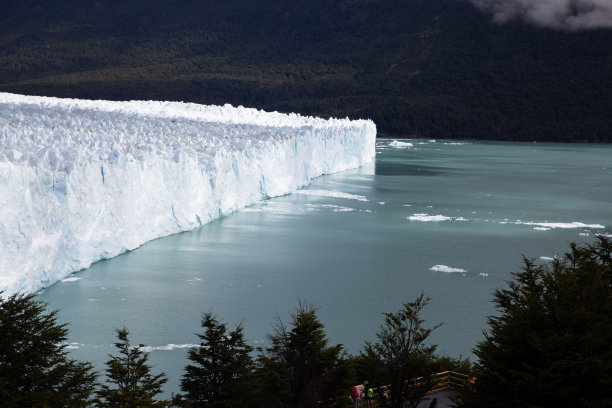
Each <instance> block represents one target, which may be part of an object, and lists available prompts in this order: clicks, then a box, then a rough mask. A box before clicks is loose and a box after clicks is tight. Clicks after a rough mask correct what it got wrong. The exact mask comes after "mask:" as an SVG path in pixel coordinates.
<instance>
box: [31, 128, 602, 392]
mask: <svg viewBox="0 0 612 408" xmlns="http://www.w3.org/2000/svg"><path fill="white" fill-rule="evenodd" d="M403 143H404V144H405V143H411V144H412V146H401V144H402V143H399V144H400V146H394V145H393V143H392V141H391V140H380V141H378V143H377V156H376V161H375V163H372V164H370V165H368V166H365V167H363V168H360V169H357V170H352V171H347V172H343V173H339V174H333V175H329V176H324V177H320V178H318V179H316V180H314V181H313V182H312V183H311V185H309V186H308V187H307V188H305V189H304V190H303V191H301V192H299V193H296V194H291V195H288V196H283V197H278V198H274V199H270V200H267V201H265V202H262V203H260V204H256V205H253V206H251V207H249V208H246V209H244V210H242V211H239V212H236V213H234V214H231V215H229V216H226V217H224V218H222V219H219V220H217V221H215V222H212V223H210V224H207V225H205V226H204V227H202V228H200V229H198V230H195V231H192V232H187V233H183V234H178V235H174V236H171V237H166V238H162V239H158V240H155V241H152V242H150V243H148V244H146V245H143V246H142V247H141V248H138V249H136V250H134V251H131V252H129V253H126V254H124V255H121V256H119V257H117V258H114V259H111V260H106V261H102V262H98V263H96V264H94V265H92V267H91V268H89V269H87V270H84V271H81V272H78V273H76V274H74V275H72V276H71V277H70V278H68V279H66V280H65V281H62V282H58V283H57V284H55V285H53V286H52V287H50V288H47V289H45V290H44V291H42V292H40V293H39V294H38V298H39V299H41V300H43V301H46V302H48V303H49V304H50V307H51V308H53V309H60V313H59V317H60V319H61V320H62V321H66V322H70V326H69V328H70V339H69V341H70V343H71V346H70V347H71V349H72V353H73V356H74V358H79V359H83V360H89V361H92V362H94V364H95V365H96V367H97V368H98V369H99V370H100V371H102V370H103V369H104V362H105V361H106V360H107V355H108V354H109V353H114V349H113V347H112V344H113V342H114V341H115V339H116V338H115V332H114V328H120V327H122V326H126V327H127V328H128V329H129V330H130V332H131V339H132V341H133V343H135V344H137V343H143V344H146V345H147V346H150V347H152V348H151V349H150V350H151V361H152V363H153V365H154V371H155V372H159V371H165V372H166V373H167V374H168V377H169V382H168V384H167V386H166V388H165V391H166V392H167V393H170V392H178V391H179V385H178V384H179V381H180V376H181V375H182V370H183V367H184V366H185V364H186V350H187V346H188V345H190V344H193V343H197V337H196V336H195V335H194V333H196V332H199V331H200V327H199V323H200V315H201V313H202V312H207V311H212V312H214V313H216V314H217V316H218V317H219V318H220V319H221V320H222V321H224V322H227V323H228V324H229V325H230V326H234V325H236V324H238V323H242V324H243V326H244V328H245V332H246V336H247V340H248V342H249V343H250V344H252V345H254V346H257V345H260V344H262V342H265V336H266V333H268V332H270V331H271V326H272V324H273V323H274V321H275V317H276V316H279V317H280V318H281V319H283V320H284V321H287V320H288V315H289V313H290V312H291V311H292V310H294V309H295V307H296V306H297V303H298V299H306V300H308V301H309V302H310V303H312V304H314V305H315V306H317V307H318V308H319V309H318V315H319V317H320V319H321V321H322V322H323V323H324V325H325V327H326V329H327V333H328V335H329V338H330V340H331V342H333V343H341V344H343V345H344V346H345V347H346V349H347V350H348V351H349V352H351V353H357V352H358V351H359V350H360V349H361V348H362V346H363V342H364V340H374V338H375V333H376V331H377V330H378V328H379V326H380V324H381V323H382V313H383V312H393V311H397V310H398V309H399V307H400V306H401V304H402V303H404V302H408V301H412V300H414V298H415V297H416V296H418V295H419V294H420V293H421V292H424V293H425V294H426V295H428V296H430V297H431V302H430V304H429V306H428V307H427V308H426V310H425V313H424V317H425V319H426V323H427V324H430V325H434V324H436V323H443V325H442V327H440V328H439V329H437V330H436V331H434V332H433V334H432V336H431V341H432V342H433V343H435V344H438V351H439V352H440V353H441V354H446V355H449V356H452V357H458V356H460V355H462V356H464V357H472V358H473V355H472V351H471V350H472V347H473V346H474V345H475V344H476V343H477V342H478V341H479V340H481V339H482V331H483V330H484V329H486V317H487V316H489V315H491V314H493V313H495V309H494V307H493V305H492V303H491V299H492V292H493V291H494V290H495V289H496V288H499V287H503V286H504V281H505V280H507V279H509V278H510V273H511V272H513V271H518V270H519V269H520V267H521V262H522V261H521V259H522V258H521V256H522V255H525V256H527V257H529V258H536V259H538V261H539V262H547V259H549V258H552V257H554V256H556V255H559V254H562V253H564V252H565V251H567V250H568V249H569V243H570V242H592V240H593V237H594V234H595V233H598V232H601V233H604V232H605V233H609V232H610V230H611V229H612V228H611V226H612V206H611V205H610V203H611V202H612V146H610V145H565V144H540V143H538V144H530V143H495V142H488V143H471V142H445V141H419V140H411V141H404V142H403Z"/></svg>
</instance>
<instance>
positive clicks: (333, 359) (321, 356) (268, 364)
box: [257, 302, 351, 408]
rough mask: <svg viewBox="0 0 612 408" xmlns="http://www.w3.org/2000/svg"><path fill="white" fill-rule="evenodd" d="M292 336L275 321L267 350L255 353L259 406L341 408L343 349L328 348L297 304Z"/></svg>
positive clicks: (345, 378)
mask: <svg viewBox="0 0 612 408" xmlns="http://www.w3.org/2000/svg"><path fill="white" fill-rule="evenodd" d="M291 318H292V319H291V325H292V326H293V327H292V328H291V330H288V329H287V328H286V327H285V326H284V325H283V323H282V322H281V321H280V320H279V321H278V323H277V325H276V326H275V328H274V333H272V334H270V335H268V341H269V345H268V346H267V347H265V348H264V347H260V348H258V351H259V356H258V360H257V363H258V380H259V381H260V382H261V383H260V384H259V386H258V387H257V389H258V390H259V391H261V393H260V394H259V403H260V404H262V406H267V407H269V406H277V407H295V408H302V407H304V408H306V407H315V406H323V407H324V406H329V405H339V406H344V403H345V402H346V401H345V398H346V396H348V389H349V385H350V380H351V370H350V367H349V364H348V363H347V360H346V357H345V353H344V351H343V349H342V345H340V344H338V345H335V346H328V339H327V336H326V334H325V330H324V326H323V324H322V323H321V322H320V321H319V319H318V318H317V315H316V311H315V309H314V308H313V307H312V306H310V305H308V304H307V303H306V302H300V303H299V306H298V308H297V310H296V311H295V312H294V313H293V314H292V316H291Z"/></svg>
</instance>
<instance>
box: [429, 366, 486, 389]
mask: <svg viewBox="0 0 612 408" xmlns="http://www.w3.org/2000/svg"><path fill="white" fill-rule="evenodd" d="M434 378H435V379H436V385H435V386H434V388H432V389H431V390H430V391H429V392H428V393H427V394H435V393H436V392H440V391H446V390H457V389H458V388H463V387H469V388H471V387H472V384H474V381H475V380H476V379H475V378H474V377H471V376H469V375H467V374H461V373H456V372H454V371H443V372H441V373H437V374H435V375H434Z"/></svg>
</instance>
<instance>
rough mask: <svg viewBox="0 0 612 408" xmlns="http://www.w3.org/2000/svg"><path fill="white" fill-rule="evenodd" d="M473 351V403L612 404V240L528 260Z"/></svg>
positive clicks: (467, 401) (498, 297) (498, 298)
mask: <svg viewBox="0 0 612 408" xmlns="http://www.w3.org/2000/svg"><path fill="white" fill-rule="evenodd" d="M494 302H495V304H496V306H497V309H498V311H499V314H498V315H497V316H492V317H490V318H489V319H488V322H489V330H488V331H487V332H486V333H485V339H484V340H483V341H482V342H480V343H479V344H478V345H477V346H476V348H475V350H474V353H475V354H476V356H477V357H478V358H479V361H478V362H477V364H476V368H475V376H476V383H475V384H474V391H473V392H466V393H465V395H464V396H463V401H464V405H466V406H471V407H491V406H495V407H500V408H504V407H508V408H510V407H519V406H524V407H527V406H529V407H561V406H571V407H610V406H612V392H611V391H610V390H612V347H610V344H611V342H612V240H611V239H610V238H608V237H605V236H598V238H597V242H596V243H595V244H594V245H587V246H584V247H579V246H577V245H576V244H571V251H570V252H569V253H567V254H565V257H564V258H563V259H560V260H554V261H553V262H552V264H551V265H550V266H549V265H536V264H535V262H534V261H532V260H528V259H524V266H523V269H522V271H521V272H518V273H513V280H512V281H510V282H508V288H507V289H500V290H496V291H495V299H494Z"/></svg>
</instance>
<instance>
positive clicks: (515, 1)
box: [470, 0, 612, 31]
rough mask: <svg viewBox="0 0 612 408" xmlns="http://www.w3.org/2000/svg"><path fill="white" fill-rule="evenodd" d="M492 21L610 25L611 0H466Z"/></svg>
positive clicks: (580, 27)
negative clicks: (486, 14) (488, 14)
mask: <svg viewBox="0 0 612 408" xmlns="http://www.w3.org/2000/svg"><path fill="white" fill-rule="evenodd" d="M470 1H471V2H472V3H474V4H475V5H476V6H477V7H478V8H480V9H481V10H483V11H485V12H488V13H491V14H492V15H493V20H494V21H496V22H499V23H505V22H508V21H510V20H514V19H520V20H524V21H526V22H528V23H531V24H534V25H537V26H542V27H548V28H553V29H561V30H571V31H577V30H585V29H598V28H612V0H470Z"/></svg>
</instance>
